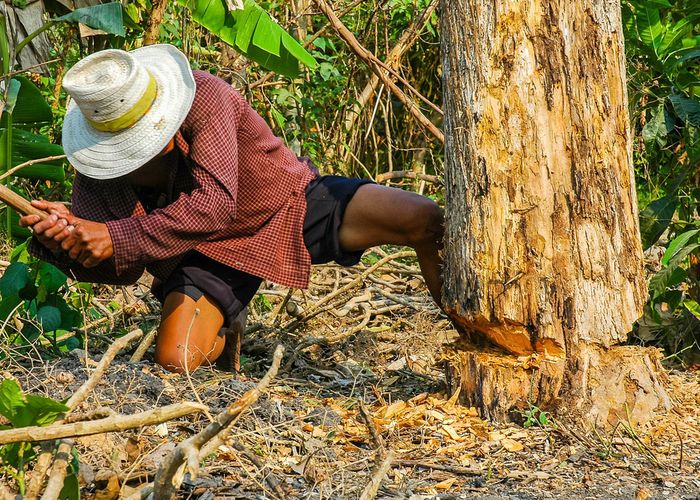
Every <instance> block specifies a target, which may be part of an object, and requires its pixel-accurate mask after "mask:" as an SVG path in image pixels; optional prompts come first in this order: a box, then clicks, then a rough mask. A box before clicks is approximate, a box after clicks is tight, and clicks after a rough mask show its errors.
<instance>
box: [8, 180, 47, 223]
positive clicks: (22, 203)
mask: <svg viewBox="0 0 700 500" xmlns="http://www.w3.org/2000/svg"><path fill="white" fill-rule="evenodd" d="M0 201H2V202H3V203H5V204H6V205H7V206H9V207H12V208H13V209H14V210H16V211H17V212H18V213H19V214H20V215H38V216H39V217H41V218H42V219H45V218H46V217H48V216H49V214H48V213H46V212H44V211H43V210H39V209H38V208H35V207H33V206H32V204H31V203H30V202H29V201H27V200H26V199H25V198H23V197H22V196H21V195H19V194H17V193H15V192H14V191H13V190H11V189H10V188H8V187H6V186H3V185H2V184H0Z"/></svg>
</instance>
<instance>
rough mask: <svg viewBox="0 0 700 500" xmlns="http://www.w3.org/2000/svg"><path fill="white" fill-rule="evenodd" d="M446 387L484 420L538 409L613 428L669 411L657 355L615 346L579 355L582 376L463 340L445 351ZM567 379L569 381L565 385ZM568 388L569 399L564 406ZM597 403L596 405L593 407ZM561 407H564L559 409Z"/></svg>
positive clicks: (548, 361) (554, 362)
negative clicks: (628, 421) (560, 398)
mask: <svg viewBox="0 0 700 500" xmlns="http://www.w3.org/2000/svg"><path fill="white" fill-rule="evenodd" d="M446 357H447V366H448V370H447V385H448V387H449V388H450V392H451V393H454V392H456V391H459V394H460V395H459V400H460V402H461V403H463V404H465V405H467V406H477V407H478V408H479V409H480V410H481V414H482V416H484V417H486V418H489V419H495V420H509V419H512V417H515V416H516V415H514V414H513V413H512V412H515V413H518V412H520V411H523V410H527V409H528V408H529V405H530V404H533V405H534V404H537V405H538V406H539V407H540V408H541V409H542V410H547V411H557V412H558V413H559V414H567V413H568V414H572V415H574V416H576V417H581V416H584V417H585V418H586V420H588V421H590V422H591V423H593V422H597V423H598V424H599V425H603V426H611V425H614V424H615V423H617V422H618V421H620V420H622V421H625V422H626V421H627V419H628V418H629V419H630V420H631V421H632V422H634V423H638V422H644V421H646V420H648V419H649V418H650V417H649V416H650V415H651V416H653V415H655V414H658V413H659V412H662V411H665V410H666V409H668V408H670V405H671V401H670V399H669V398H668V396H667V395H666V392H665V390H664V385H665V383H666V376H665V374H664V371H663V368H662V367H661V353H660V351H659V350H658V349H653V348H640V347H635V346H614V347H610V348H607V349H596V350H590V351H587V352H585V353H581V357H580V358H579V359H578V362H579V363H581V365H582V367H581V369H580V370H569V373H566V368H567V360H564V359H558V358H552V357H549V358H548V357H547V356H544V355H540V354H534V355H532V356H529V357H522V358H516V357H514V356H506V355H503V353H502V352H499V351H496V350H492V349H477V348H476V347H474V346H471V345H468V344H467V343H466V342H465V341H464V340H460V341H458V342H456V343H455V344H452V345H450V346H448V347H447V348H446ZM566 377H570V379H569V380H566ZM564 384H565V385H566V388H567V391H568V396H567V400H566V401H560V400H559V397H560V395H561V389H562V386H563V385H564ZM591 402H593V404H591ZM562 403H564V404H563V406H561V404H562Z"/></svg>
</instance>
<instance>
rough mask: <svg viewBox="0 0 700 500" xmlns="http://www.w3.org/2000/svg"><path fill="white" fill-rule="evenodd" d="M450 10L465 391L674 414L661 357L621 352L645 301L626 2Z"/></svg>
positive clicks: (458, 359)
mask: <svg viewBox="0 0 700 500" xmlns="http://www.w3.org/2000/svg"><path fill="white" fill-rule="evenodd" d="M441 10H442V12H441V28H442V36H443V41H442V49H443V56H442V57H443V71H444V95H445V133H446V172H445V180H446V183H445V184H446V205H447V210H446V212H447V222H446V229H447V233H446V239H445V289H444V303H445V307H446V309H447V311H448V312H449V314H450V315H451V316H452V318H453V319H454V320H455V321H456V322H457V323H458V324H459V325H461V326H462V327H463V328H464V330H465V332H468V334H469V335H468V336H469V337H470V338H471V342H467V341H466V340H462V341H461V342H458V343H457V344H455V345H454V346H452V347H450V348H449V349H448V351H449V352H448V353H447V371H448V379H449V380H450V381H451V383H450V385H451V390H453V391H456V390H457V389H459V390H461V394H460V398H461V399H462V401H463V402H466V403H468V404H471V405H475V406H477V407H478V408H480V409H481V411H482V413H483V414H484V415H486V416H490V417H495V418H503V417H507V415H508V412H509V411H510V410H511V409H512V408H513V407H523V406H525V405H527V404H528V403H529V404H537V405H539V406H540V407H548V406H549V407H557V406H558V407H559V408H565V409H566V410H568V411H570V412H575V413H577V414H579V415H585V416H587V417H589V418H596V419H597V420H598V421H600V422H607V421H609V422H612V421H614V420H615V419H616V418H618V417H620V416H622V415H626V410H625V406H627V408H628V410H629V413H630V415H631V416H632V417H633V418H634V419H636V420H640V419H643V418H644V413H645V412H648V413H651V411H652V410H657V409H658V410H662V409H666V408H668V407H669V399H668V396H667V395H666V393H665V392H664V389H663V386H662V384H661V383H660V376H662V371H661V370H660V365H659V356H658V353H657V352H656V351H654V350H642V349H637V348H629V347H614V346H616V345H617V344H619V343H621V342H623V341H625V340H626V339H627V335H628V332H629V331H630V330H631V327H632V324H633V323H634V321H635V320H636V319H637V318H638V317H639V316H640V314H641V309H642V306H643V304H644V301H645V298H646V284H645V281H644V275H643V272H642V265H643V260H642V250H641V243H640V236H639V229H638V224H637V204H636V195H635V188H634V177H633V171H632V162H631V154H630V151H631V148H630V145H631V140H630V126H629V120H628V113H627V91H626V87H625V78H624V75H625V60H624V49H623V40H622V27H621V20H620V4H619V0H581V1H578V2H570V1H567V0H535V1H532V0H497V1H492V2H484V1H482V0H456V1H455V0H453V1H450V2H448V1H443V2H442V6H441ZM483 339H488V340H489V341H490V342H491V343H493V344H496V345H497V346H499V347H500V348H502V349H503V350H504V351H505V352H501V351H498V350H490V349H484V348H483V347H482V348H479V347H478V345H479V344H483ZM506 353H508V354H506ZM557 403H560V404H557ZM620 412H622V413H620ZM625 418H626V416H625Z"/></svg>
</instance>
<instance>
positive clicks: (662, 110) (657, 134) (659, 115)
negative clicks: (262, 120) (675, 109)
mask: <svg viewBox="0 0 700 500" xmlns="http://www.w3.org/2000/svg"><path fill="white" fill-rule="evenodd" d="M322 64H325V63H322ZM674 128H675V126H674V123H673V117H672V116H671V115H670V113H669V112H668V111H667V110H666V105H665V104H664V103H661V104H659V105H658V106H657V108H656V110H654V112H653V114H652V118H651V120H649V121H648V122H647V124H646V125H645V126H644V129H643V130H642V139H644V142H645V143H646V144H647V145H651V144H652V143H653V142H656V143H657V144H658V145H659V146H660V147H664V146H665V145H666V142H667V141H666V138H667V137H668V134H670V133H671V132H672V131H673V130H674Z"/></svg>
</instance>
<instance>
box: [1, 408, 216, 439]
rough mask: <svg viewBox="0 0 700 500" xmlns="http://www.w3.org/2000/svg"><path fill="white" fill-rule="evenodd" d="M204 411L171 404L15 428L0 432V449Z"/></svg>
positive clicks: (149, 423) (171, 418)
mask: <svg viewBox="0 0 700 500" xmlns="http://www.w3.org/2000/svg"><path fill="white" fill-rule="evenodd" d="M206 409H207V407H206V406H205V405H202V404H199V403H191V402H189V401H186V402H183V403H175V404H172V405H169V406H163V407H161V408H154V409H152V410H148V411H143V412H140V413H135V414H133V415H114V416H111V417H107V418H101V419H99V420H89V421H86V422H74V423H72V424H62V423H61V424H53V425H48V426H45V427H40V426H33V427H17V428H15V429H8V430H5V431H0V445H5V444H9V443H21V442H26V441H31V442H37V441H49V440H54V439H62V438H67V437H79V436H90V435H93V434H102V433H104V432H115V431H124V430H127V429H136V428H139V427H144V426H147V425H155V424H160V423H163V422H167V421H169V420H173V419H175V418H179V417H183V416H185V415H189V414H190V413H195V412H200V411H205V410H206Z"/></svg>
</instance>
